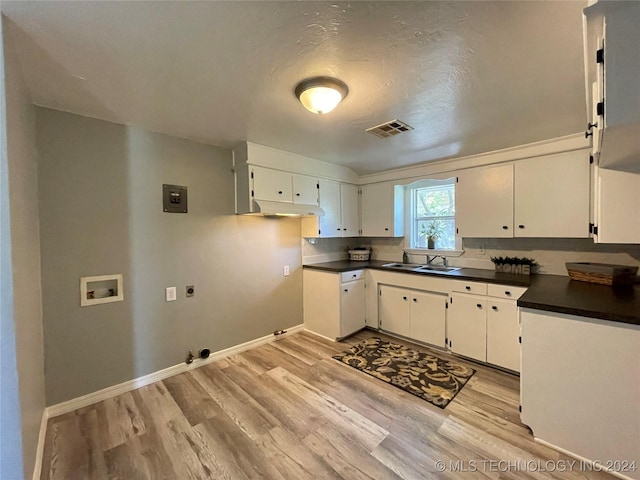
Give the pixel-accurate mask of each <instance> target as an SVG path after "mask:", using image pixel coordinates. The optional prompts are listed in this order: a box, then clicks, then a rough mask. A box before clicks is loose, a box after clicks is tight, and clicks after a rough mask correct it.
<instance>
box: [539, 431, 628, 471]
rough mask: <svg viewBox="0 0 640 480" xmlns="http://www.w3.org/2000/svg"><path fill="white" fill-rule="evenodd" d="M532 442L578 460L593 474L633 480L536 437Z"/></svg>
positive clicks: (601, 464)
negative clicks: (602, 473)
mask: <svg viewBox="0 0 640 480" xmlns="http://www.w3.org/2000/svg"><path fill="white" fill-rule="evenodd" d="M533 440H534V441H535V442H536V443H539V444H540V445H544V446H545V447H549V448H553V449H554V450H557V451H558V452H560V453H564V454H565V455H567V456H569V457H572V458H575V459H576V460H579V461H580V462H582V464H583V465H590V466H591V468H593V471H594V472H598V471H602V472H607V473H609V474H611V475H613V476H614V477H618V478H622V479H623V480H634V479H633V478H631V477H628V476H626V475H623V474H622V473H620V472H615V471H609V470H607V469H606V465H604V464H603V463H599V464H597V463H596V462H595V461H593V460H589V459H588V458H585V457H582V456H580V455H577V454H575V453H573V452H570V451H569V450H565V449H564V448H561V447H558V446H557V445H554V444H553V443H549V442H545V441H544V440H542V439H540V438H537V437H533Z"/></svg>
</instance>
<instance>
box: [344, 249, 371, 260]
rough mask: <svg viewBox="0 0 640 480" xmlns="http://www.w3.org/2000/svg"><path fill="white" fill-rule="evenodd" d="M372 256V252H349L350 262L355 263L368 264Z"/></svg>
mask: <svg viewBox="0 0 640 480" xmlns="http://www.w3.org/2000/svg"><path fill="white" fill-rule="evenodd" d="M370 255H371V250H349V260H351V261H353V262H366V261H367V260H369V256H370Z"/></svg>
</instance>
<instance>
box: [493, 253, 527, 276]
mask: <svg viewBox="0 0 640 480" xmlns="http://www.w3.org/2000/svg"><path fill="white" fill-rule="evenodd" d="M491 261H492V262H493V263H494V265H495V266H496V272H502V273H515V274H518V275H530V274H531V270H533V269H534V268H535V267H537V266H538V264H537V263H536V261H535V260H534V259H533V258H525V257H491Z"/></svg>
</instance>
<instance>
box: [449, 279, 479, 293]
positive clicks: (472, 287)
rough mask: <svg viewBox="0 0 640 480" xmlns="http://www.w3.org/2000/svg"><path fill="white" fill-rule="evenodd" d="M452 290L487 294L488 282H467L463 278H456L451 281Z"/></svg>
mask: <svg viewBox="0 0 640 480" xmlns="http://www.w3.org/2000/svg"><path fill="white" fill-rule="evenodd" d="M451 283H452V285H451V291H453V292H463V293H473V294H475V295H486V294H487V284H486V283H478V282H465V281H463V280H454V281H453V282H451Z"/></svg>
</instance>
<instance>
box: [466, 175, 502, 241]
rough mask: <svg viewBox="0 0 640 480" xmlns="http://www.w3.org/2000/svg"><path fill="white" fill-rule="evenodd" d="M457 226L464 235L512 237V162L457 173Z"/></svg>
mask: <svg viewBox="0 0 640 480" xmlns="http://www.w3.org/2000/svg"><path fill="white" fill-rule="evenodd" d="M456 227H457V230H458V235H459V236H461V237H478V238H500V237H513V165H511V164H509V165H498V166H489V167H480V168H472V169H469V170H464V171H462V172H460V173H459V174H458V177H457V183H456Z"/></svg>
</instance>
